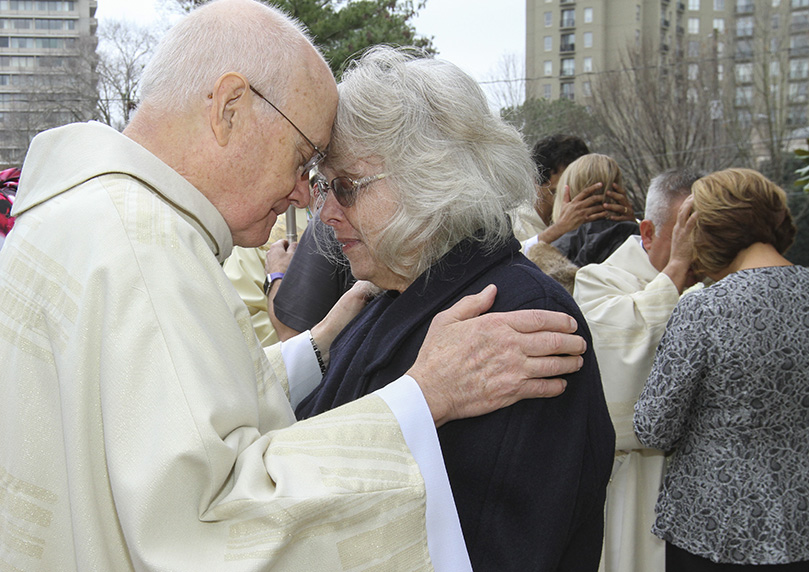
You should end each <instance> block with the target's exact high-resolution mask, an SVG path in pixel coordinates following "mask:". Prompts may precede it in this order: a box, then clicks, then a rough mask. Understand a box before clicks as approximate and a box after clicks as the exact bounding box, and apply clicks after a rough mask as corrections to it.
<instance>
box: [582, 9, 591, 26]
mask: <svg viewBox="0 0 809 572" xmlns="http://www.w3.org/2000/svg"><path fill="white" fill-rule="evenodd" d="M584 23H585V24H592V23H593V9H592V8H585V9H584Z"/></svg>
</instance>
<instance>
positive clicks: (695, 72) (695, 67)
mask: <svg viewBox="0 0 809 572" xmlns="http://www.w3.org/2000/svg"><path fill="white" fill-rule="evenodd" d="M698 77H699V64H688V80H689V81H697V78H698Z"/></svg>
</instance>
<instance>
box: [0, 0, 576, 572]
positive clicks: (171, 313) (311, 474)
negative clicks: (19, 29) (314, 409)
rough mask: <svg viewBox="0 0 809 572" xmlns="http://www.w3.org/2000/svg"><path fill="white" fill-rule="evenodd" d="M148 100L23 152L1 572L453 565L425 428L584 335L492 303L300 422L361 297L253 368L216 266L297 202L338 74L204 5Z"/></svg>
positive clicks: (470, 406) (460, 558) (4, 421)
mask: <svg viewBox="0 0 809 572" xmlns="http://www.w3.org/2000/svg"><path fill="white" fill-rule="evenodd" d="M142 87H143V101H142V105H141V106H140V108H139V110H138V111H137V113H136V115H135V117H134V118H133V120H132V122H131V124H130V125H128V126H127V128H126V130H125V131H124V133H123V134H120V133H118V132H116V131H115V130H113V129H111V128H109V127H106V126H104V125H101V124H98V123H88V124H75V125H68V126H65V127H61V128H58V129H55V130H51V131H48V132H45V133H43V134H40V135H39V136H38V137H37V138H36V139H35V140H34V141H33V142H32V144H31V148H30V149H29V153H28V156H27V158H26V162H25V168H24V171H23V176H22V183H21V186H20V192H19V194H18V199H17V202H16V205H15V214H16V215H17V224H16V226H15V228H14V230H13V231H12V232H11V233H10V235H9V237H8V239H7V241H6V243H5V246H4V248H3V250H2V253H0V362H2V364H3V366H2V374H0V375H2V384H0V387H1V388H2V399H0V569H2V570H37V571H54V570H60V571H63V570H81V571H93V570H98V571H104V572H108V571H118V570H164V571H169V570H170V571H173V572H177V571H185V570H188V571H195V572H197V571H201V570H217V571H222V570H228V571H230V570H238V571H247V570H269V569H273V570H302V571H303V570H305V571H314V570H317V571H324V570H326V571H328V570H370V569H377V570H434V569H435V570H468V569H469V564H468V562H469V561H468V557H467V555H466V552H465V548H464V543H463V539H462V537H461V530H460V526H459V524H458V519H457V514H456V511H455V508H454V504H453V503H452V498H451V494H450V492H449V487H448V482H447V477H446V472H445V470H444V468H443V463H442V460H441V454H440V451H439V449H438V441H437V438H436V433H435V427H436V425H440V424H442V423H444V422H446V421H448V420H451V419H455V418H461V417H466V416H474V415H479V414H483V413H486V412H488V411H492V410H494V409H496V408H498V407H503V406H506V405H508V404H510V403H513V402H515V401H518V400H520V399H523V398H527V397H542V396H552V395H558V394H559V393H561V392H562V391H563V389H564V383H565V382H564V381H563V380H562V379H560V378H559V377H558V376H563V375H565V374H567V373H570V372H572V371H575V370H577V369H578V368H579V367H580V365H581V357H580V354H581V353H582V351H583V350H584V342H583V340H582V339H581V338H578V337H577V336H573V335H570V334H569V332H573V331H574V329H575V321H574V320H573V319H572V318H570V317H569V316H565V315H562V314H553V313H545V312H533V311H532V312H527V311H526V312H515V313H509V314H489V315H483V316H479V314H480V313H482V312H484V311H485V310H486V309H487V308H488V307H489V306H490V304H491V303H492V301H493V298H494V295H495V291H494V288H492V287H490V288H488V289H486V290H484V291H483V292H482V293H481V294H478V295H476V296H471V297H468V298H466V299H464V300H462V301H461V302H459V303H458V304H457V305H456V306H454V307H453V308H451V309H450V310H448V311H447V312H445V313H443V314H441V315H439V316H437V317H436V319H435V320H434V322H433V325H432V327H431V330H430V333H429V334H428V336H427V339H426V340H425V344H424V346H423V348H422V352H421V353H420V355H419V358H418V360H417V361H416V363H415V364H414V366H413V368H412V369H411V370H409V371H408V372H407V375H405V376H403V377H402V378H400V379H398V380H395V381H393V383H391V384H390V385H389V386H388V387H387V388H385V389H384V390H382V391H380V392H377V393H375V394H373V395H370V396H367V397H364V398H362V399H360V400H357V401H355V402H353V403H349V404H347V405H346V406H344V407H342V408H339V409H336V410H334V411H331V412H329V413H327V414H324V415H321V416H317V417H314V418H312V419H310V420H307V421H304V422H299V423H296V422H295V419H294V416H293V413H292V411H293V410H292V407H291V406H290V400H291V401H292V403H293V404H294V403H296V402H297V400H299V399H300V398H301V397H303V396H305V395H306V394H307V393H309V391H310V389H311V388H312V387H313V386H314V384H316V383H317V382H318V381H319V379H320V371H321V370H320V367H321V364H320V363H319V362H324V361H326V360H328V347H329V345H330V342H331V339H332V338H333V336H334V335H335V334H336V331H335V330H337V329H339V328H340V327H342V324H341V323H342V322H345V320H346V319H347V316H350V314H351V313H352V311H354V312H356V311H357V310H358V306H360V305H361V303H362V302H361V300H360V299H359V296H354V298H353V299H352V298H351V296H349V298H348V301H347V302H346V303H345V304H343V305H341V306H340V307H339V308H338V310H337V313H336V314H335V315H334V316H330V317H327V319H326V320H325V321H324V323H322V324H319V325H318V326H316V327H315V328H313V329H312V331H311V332H305V333H303V334H301V335H300V336H298V337H297V338H294V339H292V340H290V341H289V342H287V343H285V344H284V345H283V347H281V349H280V350H277V351H274V352H270V353H271V354H272V357H273V360H269V359H268V354H265V351H264V350H262V348H261V346H260V344H259V341H258V339H257V337H256V334H255V332H254V330H253V327H252V326H251V323H250V315H249V313H248V311H247V308H246V307H245V305H244V304H243V302H242V301H241V300H240V298H239V296H238V294H237V293H236V290H235V289H234V287H233V285H232V284H231V283H230V281H229V280H228V279H227V277H226V276H225V274H224V272H223V271H222V268H221V264H222V262H223V261H224V260H225V258H226V257H227V256H228V254H229V253H230V251H231V249H232V247H233V245H234V244H236V245H241V246H248V247H249V246H258V245H261V244H264V242H265V241H266V240H267V238H268V236H269V234H270V229H271V228H272V226H273V223H274V222H275V220H276V218H277V216H278V215H280V214H281V213H282V212H284V211H285V210H286V209H287V207H288V206H289V205H290V203H293V204H296V205H298V206H301V207H303V206H306V204H307V202H308V200H309V189H308V173H307V171H308V169H309V167H311V165H312V164H314V163H316V162H318V161H319V160H322V158H323V153H324V150H325V149H326V148H327V145H328V143H329V137H330V132H331V124H332V121H333V119H334V114H335V109H336V98H337V89H336V85H335V82H334V79H333V77H332V75H331V72H330V71H329V69H328V67H327V65H326V63H325V62H324V60H323V58H322V57H321V56H320V55H319V54H318V53H317V51H316V50H315V49H314V48H313V47H312V45H311V43H310V42H309V40H307V39H306V37H305V36H304V34H303V33H302V32H301V31H300V29H299V28H298V27H297V26H296V25H295V24H294V23H292V22H291V21H290V20H289V19H287V18H286V17H284V16H282V15H281V14H280V13H279V12H277V11H275V10H272V9H270V8H268V7H266V6H264V5H262V4H260V3H257V2H254V1H253V0H217V1H215V2H212V3H210V4H207V5H206V6H205V7H203V8H200V9H199V10H197V11H195V12H193V13H192V14H191V15H190V16H188V17H187V18H186V19H184V20H183V21H182V22H181V23H179V24H178V25H177V26H175V28H174V29H173V30H172V31H171V32H169V34H168V35H167V36H166V38H165V39H164V41H163V43H162V44H161V46H160V47H159V48H158V51H157V53H156V54H155V56H154V58H153V59H152V61H151V63H150V65H149V67H148V68H147V69H146V70H145V72H144V76H143V84H142ZM318 348H319V349H318ZM552 354H556V355H552ZM541 486H542V483H537V487H541Z"/></svg>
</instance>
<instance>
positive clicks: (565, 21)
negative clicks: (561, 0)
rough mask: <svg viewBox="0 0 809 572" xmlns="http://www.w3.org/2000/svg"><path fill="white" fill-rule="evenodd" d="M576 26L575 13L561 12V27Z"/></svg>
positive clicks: (571, 11)
mask: <svg viewBox="0 0 809 572" xmlns="http://www.w3.org/2000/svg"><path fill="white" fill-rule="evenodd" d="M575 26H576V11H575V10H562V27H563V28H573V27H575Z"/></svg>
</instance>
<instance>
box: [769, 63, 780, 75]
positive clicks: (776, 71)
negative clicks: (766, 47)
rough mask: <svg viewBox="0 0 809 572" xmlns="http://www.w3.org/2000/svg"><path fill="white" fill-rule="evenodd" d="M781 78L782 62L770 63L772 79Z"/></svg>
mask: <svg viewBox="0 0 809 572" xmlns="http://www.w3.org/2000/svg"><path fill="white" fill-rule="evenodd" d="M780 76H781V62H779V61H778V60H773V61H771V62H770V77H780Z"/></svg>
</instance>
